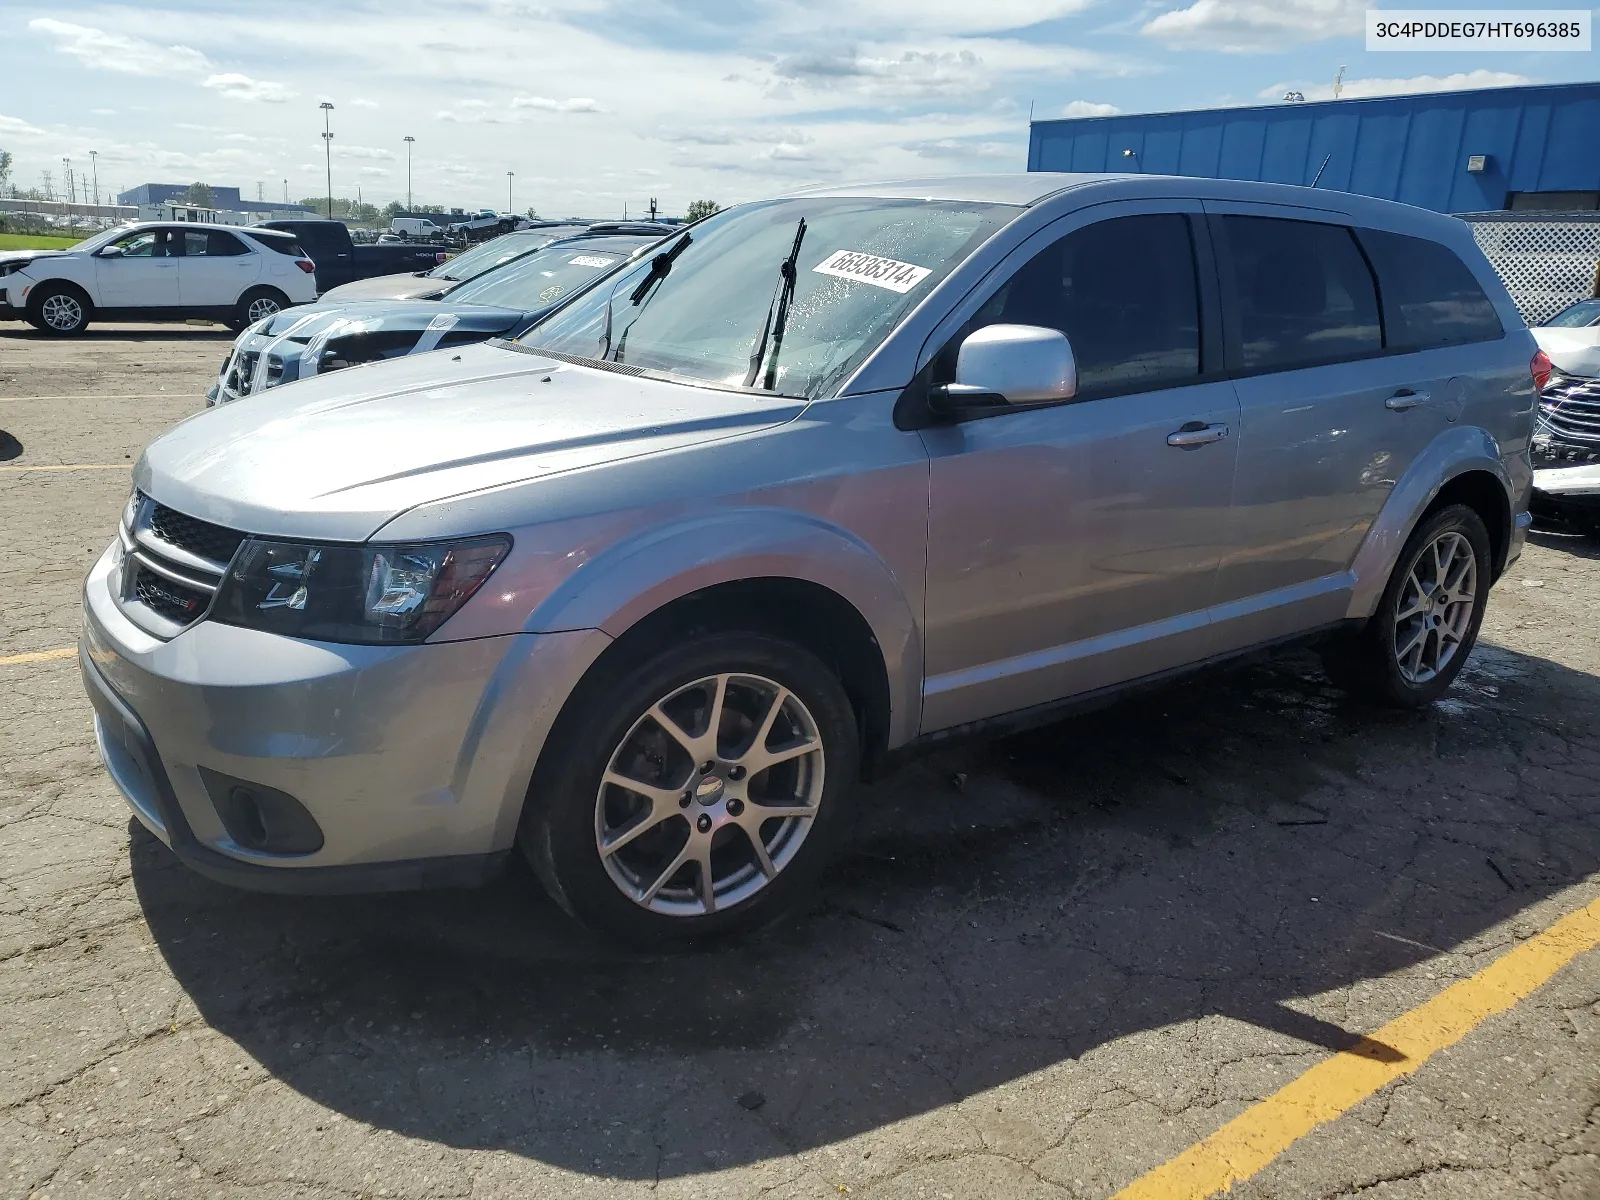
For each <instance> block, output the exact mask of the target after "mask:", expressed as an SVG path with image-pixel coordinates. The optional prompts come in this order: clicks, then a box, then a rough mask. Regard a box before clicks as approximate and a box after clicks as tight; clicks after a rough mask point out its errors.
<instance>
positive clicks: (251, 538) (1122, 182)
mask: <svg viewBox="0 0 1600 1200" xmlns="http://www.w3.org/2000/svg"><path fill="white" fill-rule="evenodd" d="M634 238H635V235H627V234H621V233H613V234H608V235H601V234H599V233H586V234H585V235H583V237H582V238H579V239H576V240H574V239H563V240H561V241H557V242H554V243H551V244H549V245H546V246H544V247H542V248H540V249H537V250H535V251H534V252H533V253H531V254H529V255H527V256H526V257H523V258H519V259H516V260H514V261H511V262H509V263H506V264H503V265H501V266H500V267H498V268H495V269H491V270H489V271H488V272H487V273H486V274H483V275H481V276H479V277H478V278H477V279H475V280H471V281H468V282H464V283H462V284H460V285H458V287H459V288H460V289H463V292H462V293H458V292H456V291H454V290H452V291H450V292H447V293H446V294H445V295H444V296H443V297H442V298H440V299H438V300H431V301H418V300H415V299H412V300H406V301H399V302H395V307H394V308H390V309H383V308H381V306H375V307H374V308H373V309H370V310H355V309H340V310H338V311H337V312H334V313H333V314H332V315H323V314H320V313H314V312H312V311H310V310H308V311H307V313H306V314H305V315H306V318H307V324H306V326H304V327H303V328H304V330H307V331H310V330H314V331H315V332H313V333H312V334H311V336H310V337H309V338H306V339H304V340H300V339H297V338H296V337H294V336H292V334H293V331H294V329H295V327H296V326H295V321H296V319H297V318H296V317H295V315H294V314H292V313H289V314H282V315H280V316H275V317H273V318H271V319H269V320H267V321H264V322H258V323H256V324H255V325H253V326H252V327H251V329H250V331H249V334H248V338H247V339H246V341H245V342H244V343H242V344H243V345H245V346H252V347H258V348H257V349H256V350H255V351H254V352H255V353H257V354H258V355H263V354H265V355H270V354H272V353H279V354H280V355H281V354H282V353H283V352H284V351H289V352H290V353H291V354H292V355H293V356H296V359H297V362H298V364H299V365H298V371H299V373H300V375H301V376H302V377H301V379H300V381H299V382H296V383H293V384H292V385H288V386H284V387H282V389H281V390H276V389H273V390H271V391H270V392H262V393H259V394H258V392H257V389H256V384H255V381H256V380H257V379H262V378H263V376H262V375H261V371H262V369H263V364H262V363H261V361H260V360H259V359H258V361H257V363H256V369H255V370H254V371H244V372H242V373H241V372H240V371H238V370H237V369H236V368H234V367H230V374H229V377H228V380H225V382H227V384H228V387H229V388H230V389H232V391H233V392H238V391H240V387H239V386H238V385H239V384H240V382H241V381H242V380H243V378H244V376H245V375H248V376H249V378H250V388H249V394H247V395H245V396H244V398H242V399H240V400H238V401H237V402H230V403H226V404H220V405H218V406H217V407H216V408H214V409H212V410H211V411H209V412H207V413H204V414H202V415H201V416H199V417H196V418H194V419H191V420H189V421H186V422H184V423H183V424H181V425H179V426H177V427H176V428H175V429H173V430H171V431H170V432H168V433H167V434H165V435H164V436H163V437H161V438H159V439H157V440H156V441H155V442H154V443H152V444H151V445H150V446H149V447H148V449H147V450H146V451H145V453H144V454H143V455H142V456H141V458H140V460H139V462H138V464H137V466H136V468H135V471H134V490H133V492H132V494H131V495H130V497H129V499H128V503H127V507H126V509H125V511H124V514H123V518H122V522H121V527H120V529H119V531H118V533H117V535H116V537H115V538H114V539H113V540H112V543H111V545H110V546H109V548H108V549H107V550H106V552H105V554H104V555H103V556H102V557H101V558H100V559H99V561H98V562H97V563H96V564H95V565H94V567H93V568H92V570H91V571H90V573H89V576H88V579H87V581H86V584H85V588H84V608H85V627H84V634H83V641H82V654H81V666H82V670H83V675H84V679H85V685H86V688H87V690H88V692H89V695H90V698H91V700H92V702H93V705H94V708H95V711H96V728H97V736H98V741H99V745H100V749H101V754H102V756H103V759H104V761H105V764H106V766H107V768H108V770H109V771H110V773H111V775H112V777H113V779H114V780H115V781H116V783H117V785H118V787H119V788H120V789H121V790H122V792H123V794H124V795H125V796H126V797H127V800H128V802H129V804H130V806H131V808H132V810H133V812H134V814H135V816H136V817H137V818H138V819H139V820H140V821H141V822H142V823H143V824H144V825H146V826H147V827H148V828H149V829H150V830H151V831H152V832H153V833H154V834H155V836H157V837H158V838H160V839H161V840H162V841H164V842H165V843H166V844H167V845H168V846H170V847H171V848H172V850H173V851H174V852H175V853H176V854H177V856H178V857H179V858H180V859H182V860H183V861H184V862H186V863H188V864H189V865H191V866H192V867H194V868H195V869H196V870H199V871H201V872H203V873H205V874H207V875H209V876H212V877H214V878H217V879H221V880H225V881H228V882H232V883H235V884H239V885H241V886H246V887H254V888H262V889H267V890H274V891H290V892H306V891H348V890H367V889H386V888H395V887H411V886H420V885H425V884H440V883H452V884H460V883H470V882H475V881H479V880H482V879H484V878H486V877H487V876H488V875H490V874H491V873H492V872H494V871H495V870H497V869H498V868H499V866H500V865H501V864H502V863H503V862H504V861H505V859H506V858H507V857H508V856H509V855H512V854H514V853H515V854H520V855H522V856H524V857H525V858H526V859H527V861H528V862H529V863H530V864H531V865H532V867H533V869H534V871H535V872H536V873H537V874H538V876H539V878H540V879H541V880H542V881H543V883H544V885H545V886H546V887H547V888H548V889H549V891H550V893H551V894H552V895H553V896H554V897H555V898H556V900H557V901H558V902H559V903H560V904H562V905H563V906H564V907H565V908H566V909H567V910H568V911H569V912H571V913H573V914H574V915H576V916H577V917H578V918H579V919H580V920H582V921H583V922H585V923H586V924H588V925H589V926H591V927H593V928H596V929H599V930H603V931H605V932H607V933H609V934H612V935H614V936H616V937H619V938H622V939H626V940H630V941H634V942H638V943H642V944H645V945H653V946H659V945H663V944H671V943H676V942H684V941H693V940H697V939H703V938H707V937H713V936H718V935H725V934H730V933H735V932H738V931H742V930H747V929H750V928H752V927H754V926H756V925H759V924H761V923H763V922H765V921H768V920H771V919H773V918H775V917H777V916H778V915H780V914H781V913H783V912H785V911H787V910H789V909H792V908H793V907H795V906H796V905H798V904H802V903H804V902H805V901H806V898H807V896H808V894H809V893H810V892H811V890H812V888H813V887H814V885H815V882H816V880H817V878H818V876H819V873H820V872H821V871H822V870H823V868H824V867H825V865H826V864H827V862H828V859H829V856H830V854H831V852H832V851H833V850H834V849H835V848H836V847H838V845H839V844H840V842H841V840H842V838H843V837H844V835H845V834H846V832H847V830H848V829H849V828H850V827H851V823H852V817H851V811H850V809H851V805H852V803H853V801H854V799H855V797H854V792H853V784H854V783H855V782H856V781H857V780H858V779H859V778H861V777H862V776H863V775H864V774H870V773H872V772H875V771H878V770H881V769H884V768H886V767H887V766H888V765H890V764H892V763H893V762H894V761H897V760H898V759H899V758H900V757H902V756H904V755H907V754H910V753H914V752H915V751H916V750H917V749H919V748H921V747H926V746H929V745H935V744H939V743H941V742H943V741H944V740H946V739H948V738H951V737H954V736H958V735H967V734H971V733H974V732H976V731H979V730H983V729H994V728H1002V729H1003V728H1012V727H1015V726H1016V725H1018V724H1019V723H1031V722H1038V721H1040V720H1042V719H1044V717H1045V716H1047V715H1048V714H1054V713H1059V712H1061V711H1064V710H1066V709H1067V708H1070V707H1072V706H1075V705H1086V704H1100V703H1103V702H1104V701H1105V700H1106V699H1107V698H1108V697H1109V696H1112V695H1115V694H1117V693H1118V692H1120V691H1121V690H1123V689H1125V688H1129V687H1133V686H1143V685H1148V684H1150V683H1152V682H1155V681H1158V680H1163V679H1166V678H1169V677H1171V676H1174V675H1176V674H1180V673H1182V672H1185V671H1188V670H1192V669H1194V668H1196V667H1197V666H1199V665H1202V664H1206V663H1212V662H1216V661H1219V660H1224V659H1228V658H1230V657H1234V656H1239V655H1243V654H1249V653H1255V652H1258V651H1260V650H1262V649H1264V648H1267V647H1274V646H1278V645H1282V644H1291V643H1292V644H1301V643H1309V644H1312V645H1315V646H1317V647H1318V648H1319V649H1320V651H1321V653H1322V655H1323V657H1324V661H1325V663H1326V665H1327V669H1328V672H1329V674H1330V676H1331V677H1332V678H1333V679H1334V680H1335V681H1336V682H1337V683H1338V684H1340V685H1341V686H1343V687H1345V688H1347V689H1349V690H1350V691H1352V692H1353V693H1357V694H1360V695H1362V696H1365V697H1367V698H1368V699H1370V700H1373V701H1376V702H1379V703H1384V704H1388V705H1393V706H1398V707H1414V706H1419V705H1423V704H1427V703H1429V702H1430V701H1432V700H1434V699H1436V698H1438V697H1439V696H1440V695H1441V694H1442V693H1443V692H1444V691H1445V689H1446V688H1448V687H1449V686H1450V684H1451V682H1452V680H1453V679H1454V678H1455V676H1456V674H1457V673H1458V672H1459V671H1460V670H1461V668H1462V664H1463V662H1464V661H1465V659H1466V657H1467V655H1468V653H1469V652H1470V651H1471V649H1472V646H1473V644H1474V641H1475V639H1476V637H1477V634H1478V629H1479V623H1480V622H1481V620H1482V619H1483V614H1484V608H1485V605H1486V603H1487V600H1488V596H1489V590H1490V588H1491V586H1492V585H1493V584H1494V583H1495V581H1496V580H1497V579H1499V578H1500V577H1501V576H1502V575H1503V574H1504V572H1505V570H1506V568H1507V566H1508V565H1509V564H1510V563H1511V562H1512V561H1513V560H1515V558H1516V557H1517V555H1518V554H1519V552H1520V550H1521V548H1522V545H1523V541H1524V537H1525V532H1526V529H1527V526H1528V522H1529V519H1530V518H1529V513H1528V507H1527V504H1528V494H1529V489H1530V479H1531V475H1532V463H1531V460H1530V453H1529V449H1530V442H1531V440H1532V434H1533V420H1534V410H1535V408H1536V406H1537V400H1538V389H1539V386H1540V385H1542V384H1545V383H1547V382H1548V381H1547V379H1545V378H1544V374H1545V372H1547V371H1548V370H1549V363H1548V362H1547V360H1546V359H1545V356H1544V353H1543V352H1542V351H1541V350H1540V349H1539V346H1538V344H1537V343H1536V342H1535V341H1534V339H1533V336H1532V335H1530V333H1529V332H1528V331H1527V329H1526V328H1525V327H1524V325H1523V323H1522V321H1521V319H1520V318H1519V316H1518V314H1517V310H1516V308H1515V306H1514V304H1513V302H1512V300H1511V298H1510V297H1509V296H1508V295H1507V293H1506V290H1505V288H1504V287H1503V286H1502V285H1501V283H1500V281H1499V280H1498V279H1497V278H1496V276H1495V274H1494V272H1493V270H1492V269H1491V267H1490V266H1489V264H1488V262H1487V260H1486V259H1485V258H1484V256H1483V254H1482V252H1481V251H1479V250H1478V248H1477V246H1476V245H1475V244H1474V242H1473V240H1472V237H1471V235H1470V234H1469V233H1468V231H1467V229H1466V227H1465V226H1464V225H1463V224H1462V223H1461V222H1459V221H1456V220H1454V219H1452V218H1448V217H1444V216H1440V215H1437V214H1434V213H1429V212H1424V211H1421V210H1418V209H1413V208H1408V207H1406V206H1402V205H1397V204H1392V203H1388V202H1384V201H1379V200H1374V199H1369V198H1366V197H1361V196H1356V195H1349V194H1343V195H1341V194H1337V193H1330V192H1326V191H1317V192H1310V191H1307V190H1305V189H1300V188H1291V187H1284V186H1279V185H1271V184H1255V183H1245V182H1238V181H1228V180H1208V179H1170V178H1162V177H1157V176H1140V175H1135V176H1088V175H1052V174H1047V173H1031V174H1026V175H1014V176H1006V175H991V176H982V177H956V178H947V179H938V180H915V181H910V182H906V183H898V184H897V183H885V184H876V185H871V186H854V187H830V188H820V189H816V190H813V191H809V192H805V193H801V194H798V195H794V196H789V197H785V198H781V199H777V200H772V201H766V202H761V203H752V204H744V205H740V206H736V207H733V208H729V209H726V210H723V211H721V212H719V213H717V214H715V215H713V216H711V217H709V218H707V219H705V220H704V221H702V222H700V223H698V224H696V225H692V226H688V227H684V228H681V229H678V230H675V231H673V232H671V233H668V234H667V235H666V236H665V237H658V238H655V239H651V238H650V237H647V236H643V235H639V236H638V237H637V239H636V240H633V241H630V239H634ZM624 251H627V252H626V253H624ZM579 259H585V260H588V261H587V262H584V263H580V262H579ZM602 260H603V261H602ZM580 267H581V268H582V271H583V272H584V273H583V274H566V273H565V272H568V271H569V269H571V270H573V271H576V270H577V269H578V268H580ZM569 279H570V280H571V281H572V286H571V287H570V289H569V288H568V285H567V281H568V280H569ZM556 286H560V287H562V288H563V292H562V294H561V295H545V294H544V290H545V289H547V288H553V287H556ZM499 288H503V289H506V291H505V292H504V293H502V292H500V291H497V290H496V289H499ZM470 289H478V290H476V291H472V290H470ZM512 293H514V296H513V295H512ZM485 294H491V295H493V296H495V297H496V298H497V302H496V303H494V304H492V305H489V306H487V307H489V308H492V309H494V310H495V311H500V310H502V309H504V310H505V311H508V312H516V313H519V314H520V316H517V317H515V318H513V319H512V321H511V323H510V324H507V325H506V326H504V327H503V329H502V331H501V332H502V336H500V337H497V338H495V339H493V340H490V341H486V342H484V341H480V342H479V344H475V345H466V344H460V343H457V344H454V345H453V346H450V347H448V348H447V349H448V352H447V353H439V354H419V353H415V351H416V350H418V349H420V348H421V347H420V345H419V344H418V339H417V337H416V334H417V328H418V327H417V322H418V321H420V320H421V316H422V314H423V313H430V314H433V316H430V318H429V320H428V322H427V325H426V326H425V327H424V328H427V327H431V326H433V325H434V320H435V318H444V319H443V320H440V321H439V327H438V332H439V337H438V339H437V342H436V343H435V344H436V345H441V346H442V345H444V344H445V342H446V339H447V338H449V337H450V336H451V335H452V333H453V332H454V331H456V330H458V329H459V328H461V326H462V324H463V323H464V321H465V320H467V319H468V316H469V315H470V314H469V305H468V304H467V303H463V302H462V301H463V298H464V296H467V295H475V296H478V297H480V298H481V297H482V296H483V295H485ZM413 306H415V307H416V315H414V316H413V315H405V316H402V315H401V314H402V313H406V314H410V312H411V309H412V307H413ZM358 312H373V313H394V314H395V320H396V325H395V328H396V329H397V330H399V333H398V336H397V337H396V338H395V345H396V347H397V349H395V351H394V353H395V354H397V355H399V357H396V358H393V359H392V360H391V361H383V362H370V363H368V364H367V365H365V366H363V367H361V368H360V369H359V370H331V369H330V368H332V367H333V366H334V365H336V364H338V363H348V362H350V361H352V359H359V358H361V357H363V356H366V355H369V354H370V355H375V356H379V357H385V358H387V357H388V351H386V350H385V349H384V348H383V345H384V341H383V339H384V336H385V333H384V329H385V327H383V326H381V325H373V326H371V327H370V328H369V327H366V326H365V325H364V324H363V328H361V329H360V330H357V329H355V325H356V324H358V323H364V322H365V321H366V320H367V319H368V318H367V317H365V316H362V315H352V314H357V313H358ZM535 312H540V313H542V315H541V316H539V317H538V318H536V319H533V320H531V322H530V324H529V325H528V327H527V328H525V329H520V330H519V329H517V328H515V325H516V323H517V322H520V321H523V320H527V319H528V318H529V314H533V313H535ZM341 314H342V315H341ZM341 322H344V324H341ZM430 332H431V331H430ZM481 332H482V331H481V330H473V331H471V336H470V338H468V339H467V340H477V338H478V337H479V335H480V334H481ZM463 336H464V337H465V336H466V335H463ZM260 338H266V339H268V340H267V341H266V342H265V343H264V344H259V345H258V343H257V342H256V341H253V340H250V339H260ZM363 339H365V340H363ZM291 343H292V344H293V349H292V350H291V349H290V346H291ZM330 350H331V351H332V352H333V354H334V357H333V358H332V359H330V358H329V353H330ZM236 356H237V355H234V356H230V362H231V361H232V359H233V358H234V357H236ZM282 362H283V367H284V369H285V370H287V369H288V364H289V358H288V357H284V358H283V360H282ZM267 365H270V360H269V362H268V364H267ZM230 398H231V396H230Z"/></svg>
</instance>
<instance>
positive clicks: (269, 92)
mask: <svg viewBox="0 0 1600 1200" xmlns="http://www.w3.org/2000/svg"><path fill="white" fill-rule="evenodd" d="M202 86H204V87H208V88H210V89H212V91H215V92H220V93H222V95H224V96H226V97H227V98H228V99H230V100H249V101H253V102H259V103H264V104H282V103H283V102H284V101H286V100H293V99H294V98H295V97H296V96H298V95H299V94H300V93H298V92H292V91H290V90H289V89H288V88H286V87H284V85H283V84H281V83H273V82H272V81H270V80H267V79H251V78H250V76H248V75H240V74H239V73H238V72H237V71H229V72H227V73H226V74H223V75H208V76H206V79H205V82H204V84H203V85H202Z"/></svg>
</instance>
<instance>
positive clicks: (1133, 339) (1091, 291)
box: [935, 213, 1200, 399]
mask: <svg viewBox="0 0 1600 1200" xmlns="http://www.w3.org/2000/svg"><path fill="white" fill-rule="evenodd" d="M997 324H1003V325H1040V326H1044V327H1045V328H1048V329H1059V330H1060V331H1061V332H1062V333H1064V334H1066V335H1067V340H1068V341H1069V342H1071V343H1072V351H1073V355H1074V356H1075V357H1076V359H1077V361H1078V397H1079V398H1080V399H1094V398H1096V397H1103V396H1111V395H1118V394H1124V393H1128V392H1142V391H1151V390H1153V389H1156V388H1161V387H1171V386H1173V385H1176V384H1184V383H1192V382H1194V380H1195V379H1196V377H1197V376H1198V375H1199V374H1200V300H1199V293H1198V288H1197V286H1196V277H1195V257H1194V246H1193V242H1192V239H1191V235H1190V229H1189V219H1188V218H1187V217H1185V216H1183V215H1182V214H1179V213H1153V214H1150V215H1147V216H1134V217H1113V218H1111V219H1110V220H1106V221H1098V222H1096V223H1095V224H1093V225H1086V226H1084V227H1083V228H1082V229H1078V230H1075V231H1074V232H1072V233H1069V234H1067V235H1066V236H1065V237H1063V238H1061V239H1060V240H1059V241H1056V242H1053V243H1052V244H1050V245H1049V246H1046V247H1045V248H1044V249H1043V250H1041V251H1039V253H1038V254H1036V255H1034V257H1033V258H1031V259H1029V260H1028V262H1027V263H1025V264H1024V265H1023V266H1022V267H1021V268H1020V269H1019V270H1018V271H1017V273H1016V274H1015V275H1013V276H1012V277H1011V278H1010V279H1009V280H1007V281H1006V283H1004V284H1003V285H1002V286H1001V287H1000V289H999V291H997V292H996V293H995V294H994V295H993V296H991V297H990V298H989V299H988V300H987V301H986V302H985V303H984V305H983V307H982V308H981V309H979V310H978V312H977V314H976V315H975V316H974V317H973V318H972V319H971V320H970V321H968V322H967V323H966V325H965V326H964V327H963V329H962V331H961V332H960V333H959V334H958V335H957V336H956V337H955V338H954V339H953V340H952V341H951V343H950V344H949V345H948V346H947V347H946V348H945V350H944V351H943V353H942V354H941V355H940V360H941V361H940V362H939V363H938V364H937V365H936V367H935V372H936V377H938V378H941V379H945V380H949V379H954V378H955V360H956V354H957V352H958V350H959V348H960V343H961V341H962V340H963V339H964V338H965V337H966V335H967V334H968V333H971V332H972V331H973V330H975V329H980V328H982V327H983V326H985V325H997Z"/></svg>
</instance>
